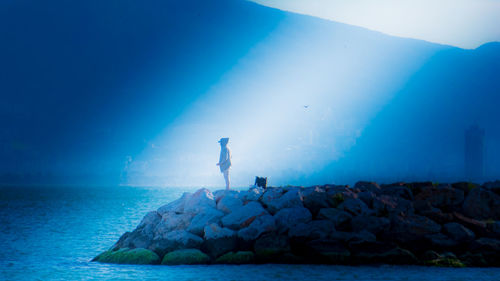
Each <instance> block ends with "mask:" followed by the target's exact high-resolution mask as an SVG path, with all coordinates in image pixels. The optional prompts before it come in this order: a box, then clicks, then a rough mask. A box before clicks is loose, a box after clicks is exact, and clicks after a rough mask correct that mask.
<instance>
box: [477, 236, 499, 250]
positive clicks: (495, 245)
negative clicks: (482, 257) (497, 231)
mask: <svg viewBox="0 0 500 281" xmlns="http://www.w3.org/2000/svg"><path fill="white" fill-rule="evenodd" d="M470 248H471V250H473V251H474V252H480V251H484V252H496V253H498V252H499V251H500V240H497V239H492V238H486V237H482V238H479V239H477V240H476V241H474V242H473V243H472V244H471V246H470Z"/></svg>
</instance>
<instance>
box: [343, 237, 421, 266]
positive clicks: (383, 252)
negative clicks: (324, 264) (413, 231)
mask: <svg viewBox="0 0 500 281" xmlns="http://www.w3.org/2000/svg"><path fill="white" fill-rule="evenodd" d="M349 248H350V249H351V250H352V254H353V256H354V260H356V261H357V262H358V263H389V264H415V263H416V262H417V258H416V257H415V255H413V253H411V252H410V251H408V250H405V249H402V248H400V247H398V246H397V245H395V244H393V243H390V242H389V243H388V242H380V241H374V242H368V241H360V242H351V243H349Z"/></svg>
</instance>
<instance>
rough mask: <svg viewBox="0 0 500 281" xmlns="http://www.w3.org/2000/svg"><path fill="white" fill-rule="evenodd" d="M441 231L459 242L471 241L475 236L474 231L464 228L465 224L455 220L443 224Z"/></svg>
mask: <svg viewBox="0 0 500 281" xmlns="http://www.w3.org/2000/svg"><path fill="white" fill-rule="evenodd" d="M443 232H444V233H445V234H447V235H448V236H449V237H451V238H452V239H453V240H456V241H459V242H467V241H472V240H474V238H476V236H475V235H474V232H472V231H471V230H470V229H468V228H466V227H465V226H463V225H461V224H459V223H456V222H450V223H447V224H444V225H443Z"/></svg>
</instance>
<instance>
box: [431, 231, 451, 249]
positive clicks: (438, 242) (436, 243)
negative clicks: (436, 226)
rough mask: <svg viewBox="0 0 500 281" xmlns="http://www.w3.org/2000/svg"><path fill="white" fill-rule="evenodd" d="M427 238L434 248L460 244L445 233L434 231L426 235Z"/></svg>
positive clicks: (445, 247)
mask: <svg viewBox="0 0 500 281" xmlns="http://www.w3.org/2000/svg"><path fill="white" fill-rule="evenodd" d="M425 238H426V239H427V240H428V241H429V243H430V244H431V245H432V246H433V248H434V249H447V248H452V247H455V246H457V245H458V242H457V241H456V240H454V239H452V238H450V237H448V236H446V235H444V234H443V233H434V234H428V235H425Z"/></svg>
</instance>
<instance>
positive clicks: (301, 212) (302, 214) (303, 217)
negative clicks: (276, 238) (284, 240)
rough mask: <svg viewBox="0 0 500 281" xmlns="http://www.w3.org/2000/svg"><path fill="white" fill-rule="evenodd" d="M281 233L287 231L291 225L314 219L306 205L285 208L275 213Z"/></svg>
mask: <svg viewBox="0 0 500 281" xmlns="http://www.w3.org/2000/svg"><path fill="white" fill-rule="evenodd" d="M274 218H275V219H276V226H277V229H278V232H279V233H284V232H287V231H288V230H289V229H290V228H291V227H293V226H295V225H297V224H299V223H307V222H310V221H311V220H312V215H311V212H309V210H308V209H306V208H304V207H294V208H284V209H281V210H280V211H279V212H277V213H276V215H274Z"/></svg>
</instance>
